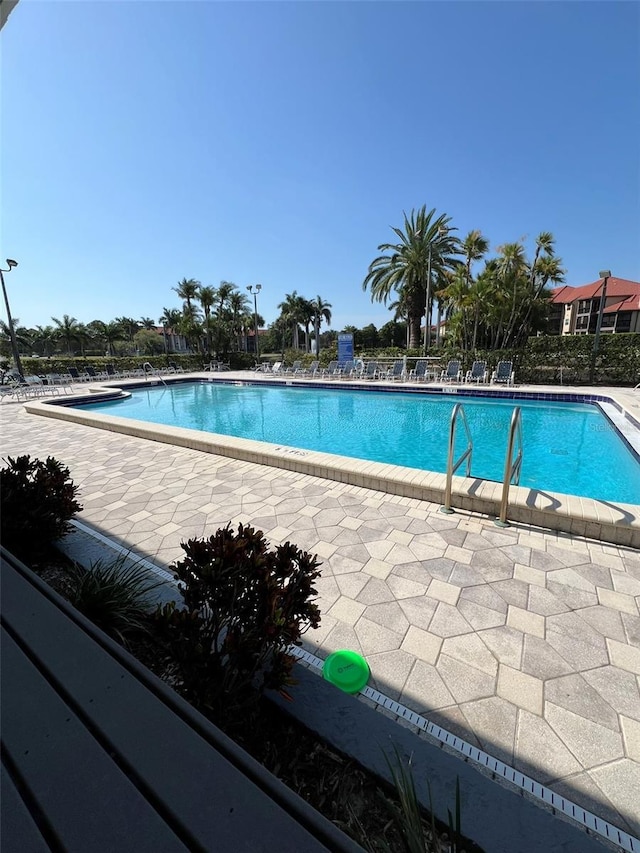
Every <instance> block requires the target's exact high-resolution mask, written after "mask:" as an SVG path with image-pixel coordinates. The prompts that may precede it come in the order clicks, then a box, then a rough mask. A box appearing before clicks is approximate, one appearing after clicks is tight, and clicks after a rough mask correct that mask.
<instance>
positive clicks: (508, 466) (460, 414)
mask: <svg viewBox="0 0 640 853" xmlns="http://www.w3.org/2000/svg"><path fill="white" fill-rule="evenodd" d="M458 418H460V420H461V421H462V425H463V426H464V430H465V433H466V435H467V447H466V450H465V451H464V452H463V453H462V454H461V455H460V458H459V459H457V460H456V461H455V462H454V461H453V454H454V452H455V444H456V425H457V423H458ZM514 447H515V448H516V456H515V459H514V456H513V451H514ZM472 456H473V439H472V438H471V431H470V430H469V424H468V422H467V416H466V415H465V413H464V408H463V406H462V403H456V405H455V406H454V408H453V412H452V413H451V422H450V425H449V455H448V458H447V483H446V486H445V490H444V504H443V506H441V507H440V512H444V513H447V515H450V514H451V513H453V512H455V510H454V509H453V507H452V506H451V491H452V486H453V475H454V474H455V472H456V471H457V470H458V468H459V467H460V466H461V465H462V463H463V462H465V461H466V463H467V477H470V476H471V458H472ZM521 470H522V414H521V411H520V406H516V407H515V409H514V410H513V414H512V415H511V423H510V425H509V439H508V442H507V454H506V457H505V463H504V477H503V479H502V499H501V501H500V513H499V515H498V517H497V518H496V524H497V525H498V526H499V527H508V526H509V522H508V521H507V508H508V506H509V487H510V486H511V483H512V481H513V483H514V485H516V486H517V485H518V484H519V482H520V472H521Z"/></svg>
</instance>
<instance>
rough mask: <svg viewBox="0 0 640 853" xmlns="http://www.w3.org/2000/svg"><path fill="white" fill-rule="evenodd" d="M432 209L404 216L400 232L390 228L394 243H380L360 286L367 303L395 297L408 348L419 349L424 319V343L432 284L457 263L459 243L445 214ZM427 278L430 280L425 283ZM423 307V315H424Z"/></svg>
mask: <svg viewBox="0 0 640 853" xmlns="http://www.w3.org/2000/svg"><path fill="white" fill-rule="evenodd" d="M435 213H436V211H435V208H434V209H433V210H430V211H429V212H427V209H426V205H425V206H423V207H421V208H420V210H418V212H417V213H416V212H415V211H411V215H410V216H409V217H408V216H407V215H406V213H405V214H404V225H403V228H392V230H393V232H394V233H395V235H396V237H397V238H398V241H399V242H397V243H382V244H381V245H379V246H378V251H380V252H384V253H385V254H382V255H379V256H378V257H377V258H375V259H374V260H373V261H372V262H371V263H370V264H369V270H368V272H367V275H366V277H365V279H364V282H363V283H362V288H363V290H367V288H369V289H370V291H371V300H372V301H376V302H383V303H384V304H386V303H387V300H388V299H389V297H390V296H391V295H392V294H398V296H399V297H400V298H401V299H402V302H403V304H404V306H406V310H407V322H408V325H409V347H411V348H414V347H415V348H417V347H418V346H419V345H420V320H421V318H422V316H423V315H425V316H426V320H425V322H426V329H425V334H426V336H427V341H428V339H429V332H430V326H431V322H430V320H431V306H432V299H433V280H434V279H437V278H438V277H440V276H441V275H442V274H443V272H444V271H445V270H447V269H453V268H454V267H455V266H457V265H458V264H459V263H460V261H459V259H458V258H457V257H456V256H457V254H458V252H459V240H458V239H457V238H456V237H455V236H454V235H453V234H452V232H453V231H454V230H456V229H454V228H453V227H452V226H451V225H450V224H449V223H450V222H451V219H450V217H448V216H446V215H445V214H441V215H440V216H437V217H436V215H435ZM429 275H431V279H429ZM425 306H426V311H425Z"/></svg>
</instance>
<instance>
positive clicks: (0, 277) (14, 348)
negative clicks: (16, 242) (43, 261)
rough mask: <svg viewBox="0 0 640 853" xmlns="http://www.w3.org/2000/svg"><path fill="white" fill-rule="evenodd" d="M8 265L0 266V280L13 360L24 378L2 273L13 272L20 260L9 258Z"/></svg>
mask: <svg viewBox="0 0 640 853" xmlns="http://www.w3.org/2000/svg"><path fill="white" fill-rule="evenodd" d="M7 266H8V267H9V268H8V269H6V270H5V269H2V267H0V282H2V295H3V296H4V305H5V308H6V309H7V324H8V326H9V337H10V339H11V352H12V353H13V360H14V361H15V363H16V368H17V370H18V373H19V374H20V378H21V379H22V378H24V374H23V372H22V363H21V361H20V353H19V352H18V342H17V340H16V332H15V329H14V328H13V318H12V317H11V309H10V308H9V299H8V297H7V289H6V287H5V286H4V276H3V275H2V273H3V272H11V270H12V269H13V268H14V267H17V266H18V262H17V261H13V260H12V259H11V258H7Z"/></svg>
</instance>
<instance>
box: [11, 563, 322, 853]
mask: <svg viewBox="0 0 640 853" xmlns="http://www.w3.org/2000/svg"><path fill="white" fill-rule="evenodd" d="M3 575H4V577H3V618H4V619H5V621H6V622H7V624H8V625H10V626H11V627H12V629H13V630H14V631H15V632H16V635H17V636H19V637H20V638H21V642H24V643H25V644H26V645H27V646H28V647H29V649H30V650H31V653H32V654H34V655H35V657H36V658H37V659H38V661H39V666H40V667H41V668H44V669H46V670H50V671H51V672H53V673H55V677H56V679H58V680H59V681H60V683H61V684H62V685H64V689H65V691H67V692H68V697H69V702H70V703H71V704H72V705H75V704H76V703H77V710H78V713H79V714H80V715H81V716H83V715H87V716H88V717H90V719H91V725H92V726H95V728H96V732H97V734H99V736H100V738H101V739H104V741H105V742H108V744H109V745H110V748H112V749H113V750H114V751H115V752H116V753H117V754H118V755H119V756H120V757H121V762H120V763H124V764H126V765H127V766H129V767H131V768H133V769H134V770H135V774H136V777H137V778H136V779H135V780H134V781H136V784H137V785H138V786H139V787H140V786H141V785H142V786H143V787H144V789H145V790H146V791H151V792H153V795H154V797H156V798H157V799H156V802H155V804H156V807H157V808H158V809H159V810H160V811H162V812H163V813H164V810H166V812H167V814H168V815H171V816H172V818H173V820H172V825H174V826H175V825H178V826H181V827H183V828H184V829H185V831H186V830H187V829H188V832H189V833H190V834H191V835H192V837H193V838H194V839H195V840H196V841H197V843H198V844H201V845H202V847H203V848H204V849H207V850H221V851H223V850H224V851H226V850H229V851H234V853H236V851H237V853H241V851H245V850H246V851H251V853H257V851H260V850H264V851H272V850H278V851H279V853H299V851H302V850H304V851H305V853H315V851H325V850H326V849H327V848H326V847H325V845H324V844H322V843H321V842H320V841H319V840H318V839H317V838H316V837H315V836H314V835H312V834H311V833H310V832H309V831H308V830H307V829H306V828H305V827H304V826H302V825H301V824H300V823H299V822H297V821H296V820H294V819H293V818H292V816H291V815H290V814H288V813H287V812H286V811H285V810H284V809H283V808H282V807H281V806H280V805H278V803H276V802H275V801H274V800H273V799H271V798H270V797H269V796H268V795H267V794H265V792H264V791H262V790H261V789H260V788H259V787H257V786H256V785H255V784H254V782H252V781H251V780H250V779H247V777H246V776H245V775H244V774H243V773H242V772H241V771H240V770H239V769H237V768H236V767H235V766H234V765H233V764H232V763H231V762H229V761H228V760H227V759H226V758H225V757H224V756H223V755H221V754H220V753H219V752H217V751H216V749H215V747H214V746H213V745H212V744H211V743H209V742H207V741H206V740H205V739H204V738H203V737H201V736H200V734H198V732H196V731H195V730H194V729H193V728H192V727H191V726H190V725H189V724H188V723H187V722H185V721H184V720H183V719H182V718H181V717H179V716H178V715H177V714H176V713H175V712H174V711H173V710H172V709H171V708H170V707H168V706H167V705H166V704H165V703H164V702H163V701H162V700H161V699H160V698H159V697H158V696H156V695H154V694H153V693H152V692H151V691H150V690H149V689H148V688H147V687H146V686H145V685H144V684H142V683H141V682H140V681H139V680H138V679H137V678H136V677H135V676H134V675H133V674H132V673H130V672H129V671H128V670H126V669H125V668H124V667H123V666H122V665H121V664H120V663H119V662H118V661H117V660H116V659H115V658H113V657H112V656H111V655H110V654H108V653H107V651H106V650H105V649H104V648H102V647H101V646H99V645H98V644H97V643H96V642H94V641H93V639H92V638H91V637H89V636H88V635H87V634H86V633H85V632H84V631H83V630H82V629H81V628H80V627H79V626H78V625H77V624H75V623H74V622H73V621H72V620H71V619H69V618H68V617H66V616H65V615H64V614H63V613H62V612H61V611H60V610H59V608H58V607H57V606H56V605H55V604H54V603H53V602H51V601H50V600H49V599H47V598H45V597H44V596H43V595H42V594H41V593H40V592H39V591H38V590H37V589H35V587H34V586H33V585H32V584H31V583H29V582H28V581H27V580H26V578H24V577H22V575H19V574H18V573H17V572H15V571H13V570H12V571H10V572H8V573H7V572H4V573H3ZM180 834H181V835H182V833H180ZM182 837H184V835H182Z"/></svg>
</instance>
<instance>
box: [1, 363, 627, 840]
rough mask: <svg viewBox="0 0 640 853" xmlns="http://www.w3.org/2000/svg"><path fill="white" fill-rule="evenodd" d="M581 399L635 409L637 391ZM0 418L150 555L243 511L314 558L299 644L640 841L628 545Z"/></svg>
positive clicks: (14, 408) (18, 415)
mask: <svg viewBox="0 0 640 853" xmlns="http://www.w3.org/2000/svg"><path fill="white" fill-rule="evenodd" d="M205 375H207V376H208V374H205ZM225 378H233V374H225ZM241 378H244V379H246V378H247V374H246V373H245V374H242V375H241ZM252 378H253V377H252ZM78 390H80V391H84V392H86V390H87V388H86V386H85V387H82V388H80V389H78ZM526 390H531V389H530V388H527V389H526ZM544 390H547V391H548V390H549V388H546V389H544ZM558 390H560V389H558ZM562 390H563V391H568V390H570V389H566V388H565V389H562ZM575 390H576V391H579V392H581V393H584V391H585V389H582V388H581V389H575ZM595 393H598V394H605V395H607V396H614V395H615V396H616V397H617V398H619V399H621V400H622V398H624V401H625V403H624V404H625V406H626V407H627V408H628V410H629V411H630V412H631V413H632V414H635V417H636V418H637V419H638V417H639V416H640V396H639V395H638V392H635V393H634V392H631V391H623V390H621V389H596V391H595ZM634 406H635V411H634V409H633V407H634ZM0 423H2V455H3V456H5V457H6V456H7V455H11V456H15V455H18V454H20V453H29V454H31V455H34V456H39V457H44V456H46V455H54V456H56V457H57V458H58V459H60V460H61V461H63V462H64V464H66V465H67V466H68V467H69V468H70V470H71V474H72V477H73V479H74V481H75V482H76V483H77V484H78V485H79V487H80V493H81V494H80V500H81V502H82V503H83V504H84V511H83V512H82V513H81V515H80V516H79V518H80V520H81V521H83V522H84V523H86V524H88V525H90V526H92V527H94V528H95V529H97V530H98V531H100V532H101V533H103V534H104V535H106V536H110V537H112V538H113V539H115V540H117V541H118V542H120V543H121V544H123V545H125V546H126V547H128V548H131V549H132V550H133V551H135V552H136V553H139V554H140V555H143V556H146V557H148V558H149V559H151V560H152V561H154V562H155V563H157V564H158V565H160V566H163V567H166V566H168V565H169V564H170V563H171V562H172V561H173V560H175V559H177V558H179V557H180V556H181V554H182V551H181V549H180V541H182V540H184V539H186V538H189V537H193V536H202V535H205V533H207V532H212V531H213V530H215V529H216V528H217V527H219V526H223V525H226V524H227V523H229V522H231V523H232V524H237V523H238V522H239V521H242V522H245V523H247V522H249V523H251V524H254V525H255V526H257V527H259V528H261V529H263V530H264V531H265V533H266V535H267V536H268V537H269V539H270V540H271V541H272V542H273V543H279V542H284V541H287V540H291V541H293V542H295V543H296V544H297V545H299V546H300V547H302V548H305V549H306V550H309V551H311V552H313V553H317V554H318V555H319V557H320V558H321V559H322V560H323V575H322V578H321V580H320V581H319V583H318V593H319V604H320V607H321V610H322V613H323V618H322V625H321V627H320V628H319V629H318V630H317V631H315V632H313V635H311V634H308V635H306V638H305V639H306V647H307V648H308V649H309V650H311V651H313V652H314V653H317V654H318V655H319V656H320V657H326V656H327V655H328V654H329V653H330V652H331V651H334V650H336V649H338V648H353V649H355V650H357V651H360V652H361V653H363V654H364V655H365V656H366V657H367V659H368V661H369V663H370V666H371V670H372V675H373V681H374V683H375V686H376V687H377V688H378V689H379V690H380V691H381V692H382V693H385V694H386V695H388V696H391V697H392V698H395V699H397V700H398V701H400V702H402V703H403V704H404V705H406V706H408V707H410V708H412V709H413V710H415V711H416V712H418V713H420V714H423V715H424V716H425V717H427V718H428V719H429V720H432V721H434V722H437V723H438V724H440V725H442V726H443V727H444V728H447V729H449V730H450V731H453V732H454V733H457V734H459V735H460V736H461V737H463V738H464V739H465V740H467V741H469V742H470V743H473V744H475V745H478V746H480V747H482V748H483V749H485V750H486V751H487V752H489V753H490V754H492V755H494V756H496V757H497V758H500V759H502V760H504V761H505V762H507V763H508V764H511V765H513V766H515V767H516V768H518V769H520V770H522V771H523V772H525V773H527V774H529V775H531V776H533V777H534V778H536V779H537V780H539V781H540V782H542V783H543V784H546V785H547V786H548V787H550V788H552V789H553V790H555V791H558V792H560V793H562V794H563V795H565V796H567V797H568V798H569V799H572V800H573V801H575V802H578V803H579V804H581V805H583V806H584V807H585V808H588V809H590V810H591V811H593V812H595V813H596V814H598V815H600V816H602V817H604V818H605V819H606V820H609V821H611V822H612V823H613V824H615V825H616V826H619V827H620V828H621V829H623V830H625V831H627V832H631V834H633V835H638V834H640V797H639V796H638V792H639V791H640V612H639V607H640V553H638V551H637V550H632V549H631V548H628V547H625V546H619V545H610V544H605V543H603V542H598V541H595V540H592V539H587V538H584V537H580V536H576V535H573V534H570V533H562V532H552V531H548V530H545V529H542V528H540V527H538V526H534V525H531V524H527V523H524V522H518V523H514V524H513V526H512V527H511V528H509V529H506V530H505V529H498V528H497V527H495V525H494V523H493V522H492V521H491V520H490V519H488V518H486V517H484V516H481V515H473V514H471V513H469V512H467V511H464V510H461V511H459V512H457V513H456V514H455V515H452V516H445V515H442V514H441V513H440V512H439V511H438V506H437V505H435V504H432V503H429V502H426V501H423V500H417V499H415V498H411V497H404V496H400V495H389V494H385V493H383V492H381V491H374V490H371V489H367V488H364V487H361V486H354V485H350V484H348V483H340V482H334V481H331V480H326V479H320V478H318V477H314V476H311V475H308V474H302V473H299V472H296V471H291V470H284V469H280V468H274V467H270V466H266V465H261V464H255V463H253V462H247V461H241V460H236V459H231V458H226V457H222V456H218V455H215V454H210V453H202V452H200V451H198V450H196V449H191V448H186V447H176V446H172V445H169V444H163V443H158V442H151V441H148V440H146V439H143V438H138V437H134V436H128V435H121V434H116V433H113V432H106V431H104V430H96V429H93V428H91V427H89V426H86V425H83V424H78V423H72V422H67V421H59V420H54V419H50V418H43V417H35V416H33V415H31V414H29V413H28V412H27V411H26V410H25V407H24V405H22V404H19V403H13V402H11V401H6V400H5V401H3V402H2V404H1V405H0Z"/></svg>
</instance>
